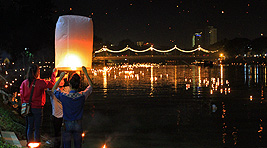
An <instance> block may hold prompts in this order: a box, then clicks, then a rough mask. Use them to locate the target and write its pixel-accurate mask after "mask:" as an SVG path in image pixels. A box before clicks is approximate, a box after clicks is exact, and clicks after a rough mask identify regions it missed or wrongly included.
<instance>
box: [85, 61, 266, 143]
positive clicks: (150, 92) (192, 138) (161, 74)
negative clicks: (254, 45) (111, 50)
mask: <svg viewBox="0 0 267 148" xmlns="http://www.w3.org/2000/svg"><path fill="white" fill-rule="evenodd" d="M91 76H92V79H93V82H94V84H95V86H94V91H93V94H92V95H91V96H90V97H89V99H88V100H87V102H86V104H85V109H84V118H83V119H84V125H83V126H84V130H85V132H86V136H85V140H84V147H86V148H87V147H90V148H102V147H103V145H104V144H105V143H106V147H107V148H150V147H151V148H178V147H179V148H207V147H211V148H217V147H218V148H223V147H267V137H266V136H267V135H266V131H265V127H266V120H267V118H266V117H267V106H266V101H265V93H266V88H265V87H266V67H265V66H261V65H251V66H250V65H246V66H244V65H238V66H236V65H221V66H220V65H218V66H214V67H201V66H180V65H179V66H173V65H168V66H162V65H161V66H159V65H153V66H151V65H147V67H144V66H136V67H130V66H124V67H109V68H103V67H98V68H97V67H96V68H94V70H92V74H91Z"/></svg>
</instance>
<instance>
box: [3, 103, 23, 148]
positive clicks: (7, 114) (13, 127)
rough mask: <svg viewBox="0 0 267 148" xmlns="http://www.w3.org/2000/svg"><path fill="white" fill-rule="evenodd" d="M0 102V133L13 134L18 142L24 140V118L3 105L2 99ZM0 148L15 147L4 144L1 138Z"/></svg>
mask: <svg viewBox="0 0 267 148" xmlns="http://www.w3.org/2000/svg"><path fill="white" fill-rule="evenodd" d="M0 100H1V101H0V131H10V132H14V133H15V134H16V136H17V138H18V139H19V140H23V139H26V135H25V120H24V118H22V117H21V116H20V115H19V114H18V112H17V111H16V110H14V109H13V108H12V107H11V106H9V105H8V104H7V105H6V104H4V103H3V101H2V98H1V99H0ZM0 147H10V148H13V147H14V148H15V147H16V146H12V145H10V144H8V143H6V142H5V141H4V140H3V139H2V138H1V141H0Z"/></svg>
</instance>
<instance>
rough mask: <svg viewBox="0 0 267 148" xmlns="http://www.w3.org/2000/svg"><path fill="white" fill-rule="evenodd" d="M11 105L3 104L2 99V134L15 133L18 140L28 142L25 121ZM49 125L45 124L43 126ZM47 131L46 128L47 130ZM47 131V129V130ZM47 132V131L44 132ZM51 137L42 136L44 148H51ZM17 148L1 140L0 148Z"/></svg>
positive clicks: (0, 125) (0, 113) (0, 124)
mask: <svg viewBox="0 0 267 148" xmlns="http://www.w3.org/2000/svg"><path fill="white" fill-rule="evenodd" d="M18 112H19V111H18V110H16V109H14V108H13V107H12V106H11V105H9V104H4V103H3V98H1V97H0V133H1V131H10V132H14V133H15V134H16V136H17V138H18V140H20V141H21V140H26V132H25V124H26V123H25V119H24V118H23V117H22V116H21V115H20V114H19V113H18ZM46 125H47V124H46V123H45V122H44V123H43V126H46ZM45 129H46V128H45ZM46 130H47V129H46ZM43 131H45V130H43ZM49 137H50V136H49V135H46V134H44V135H41V140H42V146H41V147H42V148H48V147H51V146H50V145H51V144H52V142H51V141H52V140H51V139H49ZM2 147H3V148H17V147H16V146H13V145H10V144H8V143H7V142H6V141H4V139H3V138H0V148H2Z"/></svg>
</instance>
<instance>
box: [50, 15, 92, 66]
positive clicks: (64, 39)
mask: <svg viewBox="0 0 267 148" xmlns="http://www.w3.org/2000/svg"><path fill="white" fill-rule="evenodd" d="M92 53H93V21H92V19H91V18H88V17H84V16H78V15H63V16H60V17H59V18H58V21H57V24H56V30H55V67H56V68H57V69H59V70H78V69H81V67H82V66H85V67H86V68H91V66H92Z"/></svg>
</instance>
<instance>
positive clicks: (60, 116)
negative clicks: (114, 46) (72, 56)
mask: <svg viewBox="0 0 267 148" xmlns="http://www.w3.org/2000/svg"><path fill="white" fill-rule="evenodd" d="M82 70H83V72H84V74H85V76H86V79H87V81H88V83H89V85H88V87H87V88H86V89H85V90H83V91H79V90H80V84H81V77H80V75H79V74H77V73H73V74H72V75H71V76H70V78H69V80H67V79H68V78H66V76H67V75H66V73H65V72H62V73H60V77H59V78H56V76H57V73H58V70H57V69H56V68H55V69H53V73H52V75H51V79H50V80H44V79H40V69H39V66H38V65H37V64H32V65H30V67H29V69H28V72H27V75H26V79H25V80H24V81H23V82H22V84H21V86H20V94H21V103H29V100H30V96H31V95H30V94H31V91H32V89H33V94H32V97H31V103H30V114H29V115H27V116H26V117H25V119H26V139H27V143H28V144H29V143H32V142H41V139H40V131H41V125H42V117H43V107H44V105H45V102H46V93H45V91H47V92H48V94H49V96H50V101H51V104H52V121H51V122H52V123H53V129H54V138H53V139H54V144H53V146H54V148H60V147H64V148H70V147H71V140H72V138H73V141H74V147H75V148H81V147H82V133H83V128H82V116H83V106H84V102H85V100H86V99H87V98H88V96H89V95H90V94H91V93H92V90H93V87H92V86H93V84H92V81H91V79H90V77H89V75H88V73H87V69H86V68H85V67H82ZM56 79H57V81H56ZM33 85H34V86H33ZM62 127H63V133H62V134H61V129H62ZM61 139H62V142H61Z"/></svg>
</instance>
